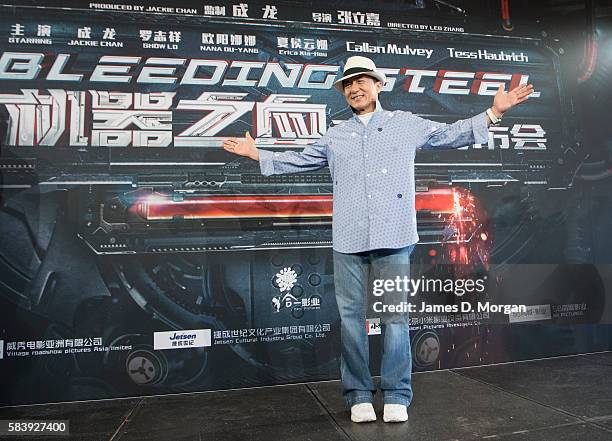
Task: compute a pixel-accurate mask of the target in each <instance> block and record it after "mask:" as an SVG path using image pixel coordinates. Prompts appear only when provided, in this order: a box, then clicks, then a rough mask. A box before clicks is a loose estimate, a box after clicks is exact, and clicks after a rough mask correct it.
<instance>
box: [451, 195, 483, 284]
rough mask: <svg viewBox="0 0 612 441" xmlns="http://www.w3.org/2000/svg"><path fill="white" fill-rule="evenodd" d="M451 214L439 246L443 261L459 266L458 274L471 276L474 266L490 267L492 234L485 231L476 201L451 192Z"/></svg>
mask: <svg viewBox="0 0 612 441" xmlns="http://www.w3.org/2000/svg"><path fill="white" fill-rule="evenodd" d="M451 191H452V196H453V211H452V213H451V215H450V217H449V218H448V224H447V229H448V231H449V232H452V234H449V235H447V238H446V240H445V241H443V244H442V253H441V254H442V256H443V260H445V261H448V262H449V263H452V264H454V265H458V266H459V268H461V269H459V268H457V270H458V271H462V272H466V273H467V272H470V271H471V270H473V269H474V268H476V267H477V266H480V265H483V266H484V267H485V268H486V269H488V266H489V257H490V254H491V246H492V241H491V234H490V233H489V232H488V231H486V229H485V225H486V223H487V219H488V217H487V215H486V213H485V211H484V209H483V208H482V207H481V206H480V204H479V203H478V200H477V199H476V197H475V196H474V195H473V194H472V193H471V192H470V191H468V190H466V189H463V188H453V189H452V190H451Z"/></svg>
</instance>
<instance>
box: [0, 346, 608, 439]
mask: <svg viewBox="0 0 612 441" xmlns="http://www.w3.org/2000/svg"><path fill="white" fill-rule="evenodd" d="M413 381H414V391H415V398H414V401H413V404H412V406H411V407H410V410H409V422H408V423H405V424H401V423H400V424H385V423H383V422H382V416H381V412H380V410H381V408H382V403H381V402H380V401H377V402H376V404H375V408H376V409H377V413H378V414H379V419H378V421H377V422H375V423H367V424H355V423H351V422H350V419H349V412H348V411H347V410H346V409H345V408H344V406H343V402H342V398H341V395H340V383H339V382H338V381H329V382H321V383H309V384H298V385H288V386H275V387H264V388H255V389H247V390H232V391H224V392H204V393H197V394H182V395H172V396H157V397H148V398H129V399H118V400H103V401H91V402H79V403H66V404H53V405H39V406H23V407H11V408H3V409H0V419H2V420H6V419H11V418H20V419H69V420H70V431H71V436H70V438H69V439H71V440H73V439H74V440H113V441H117V440H122V441H128V440H130V441H131V440H146V441H158V440H159V441H162V440H163V441H182V440H206V441H208V440H211V441H212V440H232V441H234V440H239V441H247V440H262V441H298V440H324V441H333V440H363V441H373V440H418V441H425V440H436V441H437V440H472V439H483V440H546V441H549V440H555V441H569V440H577V441H578V440H579V441H585V440H588V441H604V440H608V441H609V440H612V352H605V353H597V354H588V355H579V356H569V357H560V358H554V359H545V360H537V361H528V362H520V363H508V364H502V365H495V366H485V367H476V368H466V369H453V370H446V371H438V372H427V373H417V374H415V375H414V376H413ZM11 439H24V438H23V437H21V438H18V437H14V438H11ZM28 439H33V438H28ZM45 439H58V438H57V437H56V438H45Z"/></svg>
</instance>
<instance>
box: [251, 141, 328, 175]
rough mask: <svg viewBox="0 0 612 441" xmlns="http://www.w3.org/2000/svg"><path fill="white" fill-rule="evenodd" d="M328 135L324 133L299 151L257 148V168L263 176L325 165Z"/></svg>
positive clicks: (307, 169)
mask: <svg viewBox="0 0 612 441" xmlns="http://www.w3.org/2000/svg"><path fill="white" fill-rule="evenodd" d="M328 141H329V137H328V135H327V133H326V134H324V135H323V136H322V137H321V138H319V139H318V140H317V141H316V142H315V143H314V144H309V145H307V146H306V147H304V149H303V150H302V151H301V152H298V151H295V150H285V151H284V152H272V151H270V150H263V149H257V151H258V153H259V168H260V170H261V174H262V175H264V176H270V175H280V174H287V173H300V172H307V171H313V170H317V169H319V168H323V167H325V166H326V165H327V144H328Z"/></svg>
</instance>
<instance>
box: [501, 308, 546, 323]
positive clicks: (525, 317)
mask: <svg viewBox="0 0 612 441" xmlns="http://www.w3.org/2000/svg"><path fill="white" fill-rule="evenodd" d="M550 319H551V310H550V305H526V307H525V310H519V311H511V312H510V314H508V321H509V322H510V323H520V322H532V321H538V320H550Z"/></svg>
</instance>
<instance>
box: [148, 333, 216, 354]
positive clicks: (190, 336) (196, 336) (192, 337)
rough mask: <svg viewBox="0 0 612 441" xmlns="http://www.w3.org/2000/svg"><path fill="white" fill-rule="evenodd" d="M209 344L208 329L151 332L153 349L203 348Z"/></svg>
mask: <svg viewBox="0 0 612 441" xmlns="http://www.w3.org/2000/svg"><path fill="white" fill-rule="evenodd" d="M210 345H211V331H210V329H190V330H182V331H167V332H166V331H164V332H155V333H153V349H155V350H160V349H182V348H204V347H207V346H210Z"/></svg>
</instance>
